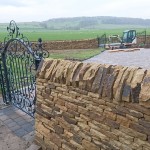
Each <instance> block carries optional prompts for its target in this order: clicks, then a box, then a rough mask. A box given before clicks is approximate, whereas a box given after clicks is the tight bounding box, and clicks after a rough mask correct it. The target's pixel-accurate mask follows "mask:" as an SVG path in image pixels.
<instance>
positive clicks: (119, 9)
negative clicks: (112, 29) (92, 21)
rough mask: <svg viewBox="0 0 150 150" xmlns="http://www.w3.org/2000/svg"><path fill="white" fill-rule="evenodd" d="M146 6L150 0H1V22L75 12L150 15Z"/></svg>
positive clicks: (39, 19) (95, 14) (82, 14)
mask: <svg viewBox="0 0 150 150" xmlns="http://www.w3.org/2000/svg"><path fill="white" fill-rule="evenodd" d="M149 6H150V1H149V0H142V1H141V0H132V1H131V0H105V1H104V0H28V1H27V0H0V18H1V19H0V22H9V21H10V20H11V19H14V20H16V21H17V22H26V21H44V20H48V19H50V18H58V17H78V16H120V17H135V18H138V17H141V18H150V13H149Z"/></svg>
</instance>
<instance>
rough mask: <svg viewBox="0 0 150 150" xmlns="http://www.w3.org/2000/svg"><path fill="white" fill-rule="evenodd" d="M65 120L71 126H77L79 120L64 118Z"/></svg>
mask: <svg viewBox="0 0 150 150" xmlns="http://www.w3.org/2000/svg"><path fill="white" fill-rule="evenodd" d="M63 118H64V120H65V121H67V122H68V123H69V124H74V125H76V124H77V120H75V119H73V118H69V117H67V116H63Z"/></svg>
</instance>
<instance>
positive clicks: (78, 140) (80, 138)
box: [73, 134, 83, 144]
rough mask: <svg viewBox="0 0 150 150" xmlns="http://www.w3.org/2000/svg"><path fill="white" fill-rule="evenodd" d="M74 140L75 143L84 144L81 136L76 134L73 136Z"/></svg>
mask: <svg viewBox="0 0 150 150" xmlns="http://www.w3.org/2000/svg"><path fill="white" fill-rule="evenodd" d="M73 140H74V141H75V142H77V143H78V144H82V140H83V138H82V137H80V136H79V135H77V134H74V135H73Z"/></svg>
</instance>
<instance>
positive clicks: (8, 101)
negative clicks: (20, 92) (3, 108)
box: [1, 52, 11, 104]
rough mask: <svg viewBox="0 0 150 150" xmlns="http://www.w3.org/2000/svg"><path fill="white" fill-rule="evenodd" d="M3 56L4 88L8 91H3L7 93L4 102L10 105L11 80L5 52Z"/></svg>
mask: <svg viewBox="0 0 150 150" xmlns="http://www.w3.org/2000/svg"><path fill="white" fill-rule="evenodd" d="M1 56H2V65H3V68H4V80H3V82H4V84H5V86H4V88H6V89H3V90H4V91H5V94H6V95H5V96H4V97H3V99H4V102H5V103H6V104H10V103H11V93H10V85H9V79H8V69H7V65H6V54H5V53H4V52H3V53H2V54H1Z"/></svg>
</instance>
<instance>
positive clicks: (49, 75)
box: [44, 60, 60, 79]
mask: <svg viewBox="0 0 150 150" xmlns="http://www.w3.org/2000/svg"><path fill="white" fill-rule="evenodd" d="M59 62H60V60H53V61H52V63H51V65H50V67H49V68H47V69H46V73H45V76H44V78H45V79H50V78H51V74H52V71H53V69H54V68H55V67H56V66H57V65H58V64H59Z"/></svg>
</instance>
